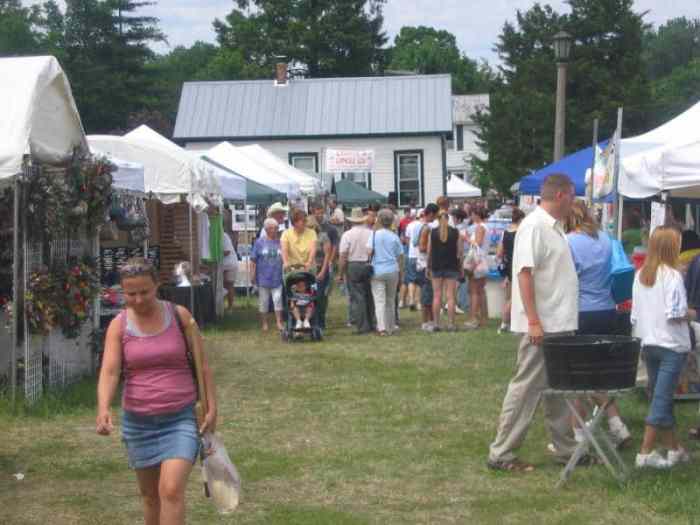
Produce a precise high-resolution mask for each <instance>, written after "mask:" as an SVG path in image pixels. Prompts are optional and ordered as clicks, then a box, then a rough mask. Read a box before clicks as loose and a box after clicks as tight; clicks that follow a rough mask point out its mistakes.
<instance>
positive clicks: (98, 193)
mask: <svg viewBox="0 0 700 525" xmlns="http://www.w3.org/2000/svg"><path fill="white" fill-rule="evenodd" d="M113 169H114V167H113V165H112V164H111V163H110V162H109V161H107V159H104V158H98V157H90V158H88V159H82V160H77V161H75V162H74V163H73V165H72V166H71V168H70V169H69V170H68V173H67V174H66V186H67V202H66V205H67V208H68V222H69V224H70V225H71V226H72V227H73V228H74V229H78V228H80V227H81V226H82V225H85V227H86V228H87V233H88V235H92V234H94V233H95V232H96V231H97V229H98V228H99V227H100V226H101V225H102V224H104V223H105V220H106V217H107V214H108V210H109V207H110V204H111V202H112V171H113Z"/></svg>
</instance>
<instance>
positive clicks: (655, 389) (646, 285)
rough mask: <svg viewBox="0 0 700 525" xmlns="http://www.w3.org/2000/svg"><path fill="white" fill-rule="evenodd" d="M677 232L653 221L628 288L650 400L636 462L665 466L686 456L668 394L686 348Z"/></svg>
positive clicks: (687, 313) (673, 388) (687, 339)
mask: <svg viewBox="0 0 700 525" xmlns="http://www.w3.org/2000/svg"><path fill="white" fill-rule="evenodd" d="M680 249H681V235H680V232H679V231H678V230H676V229H675V228H671V227H663V226H662V227H658V228H656V229H655V230H654V233H653V234H652V235H651V238H650V239H649V247H648V252H647V257H646V260H645V261H644V266H642V269H641V270H640V271H639V272H638V273H637V275H636V276H635V279H634V287H633V291H632V301H633V302H632V316H631V321H632V325H633V335H634V336H636V337H639V338H640V339H641V340H642V355H643V357H644V361H645V362H646V366H647V373H648V377H649V388H650V390H651V406H650V408H649V415H648V416H647V418H646V425H645V427H644V438H643V440H642V446H641V450H640V451H639V454H637V458H636V465H637V467H640V468H641V467H651V468H670V467H672V466H674V465H676V464H678V463H685V462H688V461H690V457H689V456H688V453H687V452H686V451H685V449H684V448H683V447H682V446H681V445H680V443H679V442H678V438H677V437H676V433H675V431H674V427H675V419H674V417H673V394H674V392H675V391H676V387H677V385H678V379H679V377H680V374H681V370H682V369H683V366H684V365H685V362H686V358H687V356H688V352H690V331H689V327H688V322H687V321H688V319H689V318H693V319H694V318H695V316H696V313H695V311H693V310H691V309H689V308H688V301H687V298H686V292H685V286H684V284H683V276H682V275H681V273H680V271H678V256H679V255H680ZM657 438H658V439H659V440H660V441H661V443H662V444H663V445H664V446H665V447H666V448H667V449H668V455H667V457H666V458H664V457H663V456H662V455H661V454H659V453H658V452H657V451H656V450H655V445H656V441H657Z"/></svg>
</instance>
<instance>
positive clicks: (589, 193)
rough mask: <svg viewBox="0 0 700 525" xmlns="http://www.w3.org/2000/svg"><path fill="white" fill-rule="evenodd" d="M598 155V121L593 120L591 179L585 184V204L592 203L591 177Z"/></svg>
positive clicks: (593, 173)
mask: <svg viewBox="0 0 700 525" xmlns="http://www.w3.org/2000/svg"><path fill="white" fill-rule="evenodd" d="M597 153H598V119H594V120H593V161H592V162H591V177H590V180H589V181H588V182H587V183H586V204H587V205H588V206H590V205H591V203H592V202H593V176H594V175H595V159H596V155H597ZM584 180H585V178H584Z"/></svg>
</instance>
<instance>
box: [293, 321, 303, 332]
mask: <svg viewBox="0 0 700 525" xmlns="http://www.w3.org/2000/svg"><path fill="white" fill-rule="evenodd" d="M302 327H303V325H302V323H301V319H299V320H298V321H297V324H295V325H294V329H295V330H301V329H302Z"/></svg>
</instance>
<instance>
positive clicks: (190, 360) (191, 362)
mask: <svg viewBox="0 0 700 525" xmlns="http://www.w3.org/2000/svg"><path fill="white" fill-rule="evenodd" d="M168 304H169V305H170V310H171V312H172V315H173V317H174V318H175V322H176V323H177V327H178V329H179V330H180V335H181V336H182V340H183V342H184V343H185V356H186V357H187V363H188V364H189V365H190V371H191V372H192V380H193V381H194V386H195V390H196V391H197V399H199V382H198V381H197V369H196V366H197V365H196V364H195V360H194V356H193V355H192V349H191V348H190V343H189V341H188V340H187V335H185V325H184V324H183V322H182V318H181V317H180V313H179V312H178V311H177V305H176V304H175V303H172V302H171V303H168Z"/></svg>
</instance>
